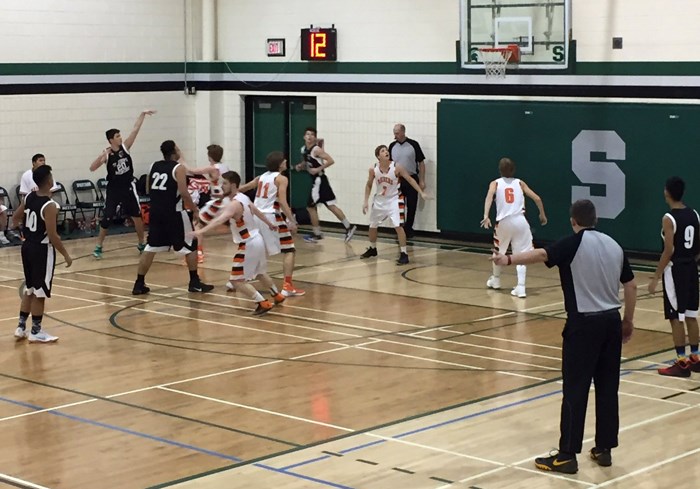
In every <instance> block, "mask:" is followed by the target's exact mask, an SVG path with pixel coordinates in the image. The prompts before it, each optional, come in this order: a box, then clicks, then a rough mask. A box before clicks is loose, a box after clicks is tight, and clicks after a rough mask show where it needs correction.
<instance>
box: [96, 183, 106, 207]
mask: <svg viewBox="0 0 700 489" xmlns="http://www.w3.org/2000/svg"><path fill="white" fill-rule="evenodd" d="M97 189H98V190H99V191H100V199H102V202H104V201H105V200H107V179H106V178H98V179H97Z"/></svg>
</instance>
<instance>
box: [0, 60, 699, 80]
mask: <svg viewBox="0 0 700 489" xmlns="http://www.w3.org/2000/svg"><path fill="white" fill-rule="evenodd" d="M184 69H185V65H184V63H173V62H167V63H155V62H154V63H0V76H2V75H4V76H12V75H102V74H104V75H113V74H154V73H156V74H157V73H182V72H183V71H184ZM187 72H188V73H230V72H233V73H299V74H304V73H318V74H330V73H338V74H358V75H368V74H370V75H371V74H377V75H380V74H381V75H387V74H388V75H455V74H465V73H466V74H468V73H473V72H474V71H472V70H463V69H461V68H460V67H459V66H458V64H457V62H451V61H436V62H377V63H364V62H338V63H305V62H296V61H295V62H286V63H285V62H270V63H264V62H263V63H240V62H221V61H217V62H201V61H198V62H188V63H187ZM546 73H547V74H550V75H557V74H559V75H563V74H567V72H566V71H564V70H562V71H554V70H553V71H548V72H546ZM568 74H571V73H568ZM573 74H576V75H601V76H605V75H617V76H625V75H626V76H699V75H700V62H578V63H576V64H575V67H574V69H573Z"/></svg>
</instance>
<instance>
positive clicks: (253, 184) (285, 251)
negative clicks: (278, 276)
mask: <svg viewBox="0 0 700 489" xmlns="http://www.w3.org/2000/svg"><path fill="white" fill-rule="evenodd" d="M265 166H266V167H267V171H266V172H265V173H263V174H262V175H260V176H258V177H255V178H254V179H253V180H251V181H250V182H248V183H246V184H245V185H243V186H241V188H240V189H239V192H242V193H245V192H247V191H249V190H252V189H254V188H257V191H256V193H255V202H254V204H255V207H257V208H258V209H259V210H260V212H262V213H263V214H265V217H266V218H267V219H268V220H269V221H271V222H275V223H277V228H276V229H274V230H271V229H269V228H268V227H267V226H265V225H264V223H263V222H262V221H261V220H260V219H257V218H256V224H257V227H258V229H260V234H261V235H262V238H263V241H264V242H265V248H266V250H267V254H268V255H269V256H274V255H278V254H279V253H282V255H283V259H282V260H283V261H282V270H283V272H284V284H283V285H282V294H283V295H284V296H285V297H294V296H301V295H304V294H305V293H306V292H305V291H304V290H301V289H297V288H295V287H294V284H293V283H292V273H293V272H294V258H295V254H296V250H295V248H294V239H293V238H292V233H294V232H296V230H297V223H296V222H295V221H294V215H293V214H292V209H291V208H290V207H289V204H288V203H287V188H289V180H288V179H287V177H285V176H284V175H282V172H283V171H285V170H286V169H287V159H286V158H285V157H284V153H282V152H281V151H273V152H272V153H270V154H268V155H267V158H265Z"/></svg>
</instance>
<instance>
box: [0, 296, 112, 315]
mask: <svg viewBox="0 0 700 489" xmlns="http://www.w3.org/2000/svg"><path fill="white" fill-rule="evenodd" d="M54 297H58V296H54ZM111 305H113V304H90V305H89V306H80V307H71V308H69V309H58V310H57V311H48V313H47V314H58V313H61V312H69V311H78V310H80V309H88V308H90V307H98V306H111ZM11 319H14V320H15V321H17V314H15V315H14V316H10V317H6V318H0V321H9V320H11Z"/></svg>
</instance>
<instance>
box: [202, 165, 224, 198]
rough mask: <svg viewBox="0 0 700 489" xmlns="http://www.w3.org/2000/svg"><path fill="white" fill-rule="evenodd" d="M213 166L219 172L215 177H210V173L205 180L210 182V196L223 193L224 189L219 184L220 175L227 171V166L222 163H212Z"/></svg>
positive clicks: (218, 195) (219, 195)
mask: <svg viewBox="0 0 700 489" xmlns="http://www.w3.org/2000/svg"><path fill="white" fill-rule="evenodd" d="M214 166H215V167H216V169H217V170H219V174H218V175H216V177H212V176H211V175H207V176H206V177H207V180H209V182H210V186H209V188H210V193H211V196H212V197H221V196H222V195H224V189H223V187H222V186H221V182H222V178H221V175H223V174H224V173H226V172H227V171H229V169H228V166H226V164H224V163H214Z"/></svg>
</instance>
